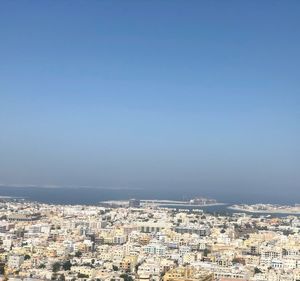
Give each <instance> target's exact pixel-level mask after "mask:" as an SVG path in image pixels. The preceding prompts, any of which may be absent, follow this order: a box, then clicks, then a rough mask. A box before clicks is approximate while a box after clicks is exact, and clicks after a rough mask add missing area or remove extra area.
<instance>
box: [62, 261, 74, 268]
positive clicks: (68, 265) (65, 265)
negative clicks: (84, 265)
mask: <svg viewBox="0 0 300 281" xmlns="http://www.w3.org/2000/svg"><path fill="white" fill-rule="evenodd" d="M62 267H63V269H64V270H65V271H66V270H70V269H71V267H72V264H71V262H70V261H69V260H67V261H65V262H64V263H63V265H62Z"/></svg>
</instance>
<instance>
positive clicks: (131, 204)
mask: <svg viewBox="0 0 300 281" xmlns="http://www.w3.org/2000/svg"><path fill="white" fill-rule="evenodd" d="M129 207H130V208H139V207H140V200H138V199H130V200H129Z"/></svg>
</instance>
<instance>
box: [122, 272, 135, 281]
mask: <svg viewBox="0 0 300 281" xmlns="http://www.w3.org/2000/svg"><path fill="white" fill-rule="evenodd" d="M120 277H121V278H123V279H124V281H133V278H132V277H131V276H130V275H128V274H125V273H124V274H121V275H120Z"/></svg>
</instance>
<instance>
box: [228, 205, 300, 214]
mask: <svg viewBox="0 0 300 281" xmlns="http://www.w3.org/2000/svg"><path fill="white" fill-rule="evenodd" d="M227 209H230V210H235V211H239V212H247V213H254V214H285V215H300V211H294V212H293V211H289V210H249V209H244V208H239V207H233V206H229V207H227Z"/></svg>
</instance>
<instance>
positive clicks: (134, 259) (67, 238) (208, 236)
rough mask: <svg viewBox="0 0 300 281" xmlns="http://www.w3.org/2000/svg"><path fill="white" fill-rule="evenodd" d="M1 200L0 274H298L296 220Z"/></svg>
mask: <svg viewBox="0 0 300 281" xmlns="http://www.w3.org/2000/svg"><path fill="white" fill-rule="evenodd" d="M136 206H137V204H136V202H135V201H131V203H130V206H129V207H117V208H111V207H109V206H108V207H101V206H69V205H48V204H40V203H33V202H17V201H15V202H14V201H12V202H9V201H8V202H2V203H1V206H0V207H1V209H0V217H1V221H0V270H1V276H2V277H1V278H2V280H27V281H29V280H69V281H71V280H103V281H132V280H136V281H139V280H141V281H142V280H143V281H159V280H163V281H196V280H198V281H212V280H240V281H241V280H249V281H250V280H251V281H297V280H300V233H299V230H300V220H299V218H298V217H297V216H286V217H282V218H271V217H266V216H258V215H255V216H250V215H246V214H243V213H236V214H232V215H227V216H225V215H212V214H207V213H202V212H199V211H192V210H186V211H184V210H180V211H179V210H175V209H171V208H159V207H157V206H156V207H155V206H148V207H147V206H143V207H139V208H138V207H136Z"/></svg>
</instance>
